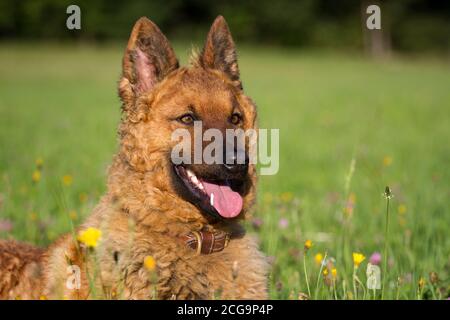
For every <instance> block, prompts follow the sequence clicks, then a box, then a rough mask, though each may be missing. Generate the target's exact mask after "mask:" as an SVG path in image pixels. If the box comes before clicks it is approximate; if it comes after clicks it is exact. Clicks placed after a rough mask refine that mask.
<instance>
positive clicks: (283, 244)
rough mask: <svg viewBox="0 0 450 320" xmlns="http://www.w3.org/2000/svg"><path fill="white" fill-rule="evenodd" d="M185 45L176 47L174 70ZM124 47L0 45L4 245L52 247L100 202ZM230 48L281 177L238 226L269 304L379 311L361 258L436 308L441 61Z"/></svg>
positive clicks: (389, 295)
mask: <svg viewBox="0 0 450 320" xmlns="http://www.w3.org/2000/svg"><path fill="white" fill-rule="evenodd" d="M124 45H125V43H124V44H123V46H124ZM189 48H190V45H177V46H176V49H177V52H178V54H179V56H181V60H182V62H184V63H186V61H187V56H188V53H189ZM122 49H123V48H122V46H119V45H118V46H112V45H106V46H90V45H67V46H57V45H43V44H37V43H36V44H32V45H25V44H23V45H22V44H1V45H0V121H1V125H0V237H1V238H15V239H19V240H22V241H27V242H31V243H34V244H37V245H41V246H45V245H48V244H49V243H50V242H51V241H53V240H55V239H56V238H57V237H58V236H59V235H61V234H63V233H65V232H70V231H71V230H72V228H73V226H76V225H78V224H79V223H80V222H81V221H82V220H83V219H84V218H85V217H86V216H87V215H88V214H89V212H90V211H91V210H92V208H93V206H94V205H95V204H96V202H97V201H98V199H99V197H100V196H101V195H102V193H103V192H104V190H105V179H106V170H107V167H108V164H109V163H110V161H111V159H112V155H113V154H114V153H115V151H116V150H117V136H116V130H117V125H118V122H119V117H120V103H119V99H118V96H117V90H116V86H117V82H118V79H119V74H120V63H121V55H122V51H123V50H122ZM239 49H240V50H239V55H240V69H241V74H242V79H243V84H244V88H245V90H246V92H247V94H248V95H250V96H251V97H252V98H253V99H254V100H255V101H256V103H257V105H258V108H259V110H258V111H259V125H260V127H261V128H276V129H279V130H280V154H279V155H280V158H279V172H278V173H277V174H276V175H273V176H261V177H260V178H259V197H258V204H257V207H256V209H255V211H254V213H253V217H252V218H251V219H250V220H249V221H248V222H247V223H248V230H249V232H251V233H254V234H255V235H256V236H257V237H259V239H260V242H261V248H262V250H263V251H264V252H265V253H266V255H267V256H268V257H269V260H270V263H271V273H270V296H271V297H272V298H274V299H288V298H289V299H298V298H301V299H305V298H306V297H307V296H308V297H309V298H310V299H374V298H376V299H379V298H381V295H382V294H381V291H382V290H377V289H373V290H372V289H369V288H368V287H367V274H366V270H367V266H368V264H369V262H371V260H372V262H373V263H374V264H375V265H377V264H379V268H380V269H381V282H383V284H384V290H383V291H384V294H383V298H385V299H447V297H448V296H449V293H450V281H449V275H450V236H449V235H450V211H449V205H450V201H449V196H450V189H449V181H450V170H449V163H450V150H449V140H448V139H449V136H450V90H449V89H450V65H449V63H448V61H442V60H439V59H436V58H432V57H396V56H393V57H392V58H390V59H388V60H384V61H374V60H370V59H368V58H365V57H364V56H361V55H358V54H354V53H336V52H322V51H317V52H315V51H297V50H287V49H275V48H265V47H246V46H243V47H240V48H239ZM386 186H389V187H390V189H391V190H392V195H393V196H392V197H391V196H390V197H389V198H390V199H389V206H387V199H386V195H385V194H384V192H385V187H386ZM387 208H388V209H389V212H388V214H387V212H386V211H387ZM387 216H388V219H389V228H388V232H387V234H386V231H385V226H386V221H387V219H386V217H387ZM386 235H387V237H386ZM306 240H311V241H312V246H311V247H310V248H309V249H307V250H305V245H304V243H305V241H306ZM386 241H387V242H386ZM385 250H386V251H385ZM386 252H387V257H388V259H387V260H386V259H385V256H386ZM305 253H306V254H305ZM353 253H360V254H362V255H364V257H365V258H364V259H363V261H362V262H361V263H360V264H359V262H360V261H356V264H355V261H353ZM374 253H375V256H372V254H374ZM377 253H379V254H380V255H381V259H380V257H379V256H378V257H377V255H378V254H377ZM360 260H361V259H360ZM375 260H378V261H375ZM380 260H381V261H380Z"/></svg>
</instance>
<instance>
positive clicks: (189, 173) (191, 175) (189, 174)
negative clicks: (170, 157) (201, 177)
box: [186, 169, 195, 178]
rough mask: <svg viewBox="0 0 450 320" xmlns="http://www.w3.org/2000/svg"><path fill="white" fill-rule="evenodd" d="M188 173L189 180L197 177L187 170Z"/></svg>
mask: <svg viewBox="0 0 450 320" xmlns="http://www.w3.org/2000/svg"><path fill="white" fill-rule="evenodd" d="M186 173H187V175H188V177H189V178H192V177H195V174H194V173H193V172H192V171H191V170H189V169H187V170H186Z"/></svg>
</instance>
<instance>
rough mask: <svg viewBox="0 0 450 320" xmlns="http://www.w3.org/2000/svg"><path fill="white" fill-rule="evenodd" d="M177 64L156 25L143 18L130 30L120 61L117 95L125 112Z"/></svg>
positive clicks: (171, 50) (169, 46)
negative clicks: (120, 68)
mask: <svg viewBox="0 0 450 320" xmlns="http://www.w3.org/2000/svg"><path fill="white" fill-rule="evenodd" d="M178 66H179V64H178V60H177V57H176V56H175V52H174V51H173V49H172V47H171V45H170V43H169V41H168V40H167V38H166V37H165V36H164V34H163V33H162V32H161V30H159V28H158V27H157V26H156V24H154V23H153V22H152V21H150V20H149V19H147V18H146V17H142V18H140V19H139V20H138V21H137V22H136V24H135V25H134V27H133V30H132V31H131V35H130V39H129V40H128V45H127V48H126V50H125V54H124V57H123V61H122V79H121V80H120V84H119V95H120V98H121V99H122V102H123V108H124V109H125V111H127V109H129V108H130V107H132V106H133V105H134V102H135V101H136V99H137V98H138V97H139V96H140V95H141V94H143V93H145V92H148V91H150V90H151V89H152V88H153V87H154V86H155V84H157V83H158V82H159V81H161V80H162V79H163V78H164V77H165V76H167V75H168V74H169V73H170V72H172V71H173V70H175V69H177V68H178Z"/></svg>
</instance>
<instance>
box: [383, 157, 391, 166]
mask: <svg viewBox="0 0 450 320" xmlns="http://www.w3.org/2000/svg"><path fill="white" fill-rule="evenodd" d="M391 164H392V157H391V156H385V157H384V158H383V166H385V167H389V166H390V165H391Z"/></svg>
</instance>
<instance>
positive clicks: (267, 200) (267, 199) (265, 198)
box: [263, 192, 273, 204]
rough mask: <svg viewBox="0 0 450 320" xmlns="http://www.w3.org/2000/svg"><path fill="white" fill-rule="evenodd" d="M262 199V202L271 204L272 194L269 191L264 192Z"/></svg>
mask: <svg viewBox="0 0 450 320" xmlns="http://www.w3.org/2000/svg"><path fill="white" fill-rule="evenodd" d="M263 201H264V203H266V204H271V203H272V201H273V196H272V194H271V193H269V192H266V193H264V196H263Z"/></svg>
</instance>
